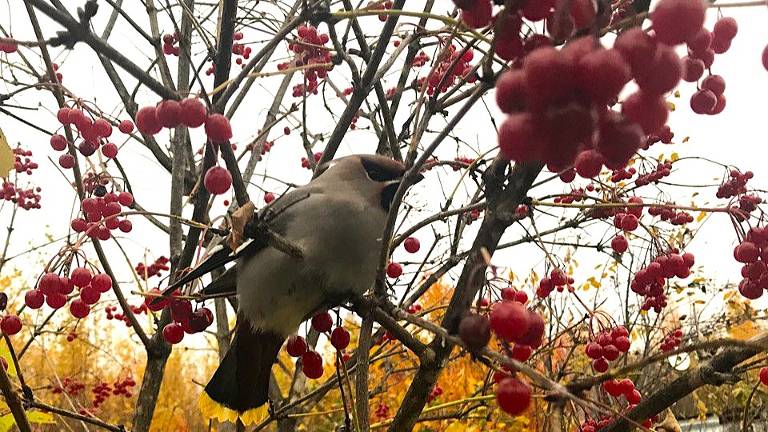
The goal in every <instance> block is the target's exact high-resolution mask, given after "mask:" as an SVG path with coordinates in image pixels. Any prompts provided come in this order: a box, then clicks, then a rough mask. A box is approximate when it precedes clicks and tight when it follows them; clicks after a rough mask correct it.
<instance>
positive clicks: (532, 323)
mask: <svg viewBox="0 0 768 432" xmlns="http://www.w3.org/2000/svg"><path fill="white" fill-rule="evenodd" d="M545 325H546V323H544V318H542V317H541V315H539V314H537V313H536V312H534V311H532V310H529V311H528V331H526V332H525V334H524V335H523V336H521V337H519V338H518V339H517V340H516V341H515V342H516V343H519V344H522V345H528V346H530V347H531V348H538V347H539V346H541V342H542V340H543V338H544V330H545Z"/></svg>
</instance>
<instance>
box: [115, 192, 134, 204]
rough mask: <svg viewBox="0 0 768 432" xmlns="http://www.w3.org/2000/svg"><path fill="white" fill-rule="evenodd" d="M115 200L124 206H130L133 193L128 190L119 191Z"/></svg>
mask: <svg viewBox="0 0 768 432" xmlns="http://www.w3.org/2000/svg"><path fill="white" fill-rule="evenodd" d="M117 202H119V203H120V205H122V206H124V207H130V206H132V205H133V194H131V193H130V192H120V194H119V195H118V196H117Z"/></svg>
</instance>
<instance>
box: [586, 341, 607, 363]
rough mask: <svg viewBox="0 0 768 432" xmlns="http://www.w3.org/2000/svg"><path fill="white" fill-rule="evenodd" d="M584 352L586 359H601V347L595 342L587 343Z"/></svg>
mask: <svg viewBox="0 0 768 432" xmlns="http://www.w3.org/2000/svg"><path fill="white" fill-rule="evenodd" d="M584 352H585V353H586V354H587V357H589V358H591V359H593V360H597V359H599V358H603V346H602V345H600V344H599V343H597V342H590V343H588V344H587V347H586V348H585V351H584Z"/></svg>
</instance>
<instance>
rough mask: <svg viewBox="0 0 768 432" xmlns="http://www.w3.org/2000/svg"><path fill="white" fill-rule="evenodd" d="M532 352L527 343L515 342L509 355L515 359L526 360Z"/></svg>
mask: <svg viewBox="0 0 768 432" xmlns="http://www.w3.org/2000/svg"><path fill="white" fill-rule="evenodd" d="M532 354H533V348H531V347H529V346H528V345H520V344H515V346H514V347H512V354H511V357H512V358H513V359H515V360H517V361H520V362H524V361H528V359H529V358H531V355H532Z"/></svg>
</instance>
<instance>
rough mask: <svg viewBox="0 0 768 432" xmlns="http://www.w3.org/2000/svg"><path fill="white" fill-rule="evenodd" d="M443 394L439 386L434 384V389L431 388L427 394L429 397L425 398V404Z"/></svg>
mask: <svg viewBox="0 0 768 432" xmlns="http://www.w3.org/2000/svg"><path fill="white" fill-rule="evenodd" d="M442 394H443V388H442V387H440V384H435V386H434V387H432V390H431V391H430V392H429V395H428V396H427V403H430V402H432V401H433V400H435V399H437V398H438V397H440V396H441V395H442Z"/></svg>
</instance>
